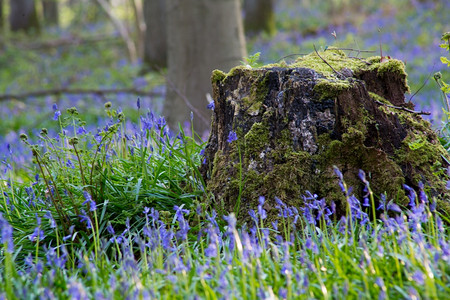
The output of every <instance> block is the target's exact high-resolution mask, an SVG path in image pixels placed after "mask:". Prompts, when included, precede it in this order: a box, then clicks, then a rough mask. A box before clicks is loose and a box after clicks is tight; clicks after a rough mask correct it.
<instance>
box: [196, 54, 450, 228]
mask: <svg viewBox="0 0 450 300" xmlns="http://www.w3.org/2000/svg"><path fill="white" fill-rule="evenodd" d="M320 56H321V57H322V58H324V59H325V60H326V61H327V62H328V63H329V64H330V65H332V66H334V68H335V70H336V71H338V72H339V74H338V73H335V72H333V71H332V69H331V68H330V67H329V66H328V65H326V64H325V63H324V62H323V61H322V59H320V58H319V57H318V55H316V53H313V54H311V55H308V56H305V57H303V58H301V59H299V60H297V62H296V63H295V64H294V65H292V66H286V65H285V64H284V65H283V64H280V65H279V66H271V67H263V68H258V69H251V68H246V67H241V68H237V69H234V70H233V72H230V73H229V74H224V73H222V72H220V71H215V72H214V75H213V80H212V81H213V90H214V94H213V98H214V100H215V109H214V114H213V123H212V128H211V134H210V138H209V140H208V144H207V146H206V149H205V163H204V164H203V165H202V174H203V176H204V178H205V182H206V184H207V191H208V192H210V193H212V194H213V195H214V197H212V198H211V199H215V201H216V202H215V203H211V205H213V206H214V207H218V206H219V205H221V204H223V209H224V210H225V211H228V212H234V213H235V214H236V215H237V216H238V218H239V219H240V220H241V221H248V220H249V217H248V211H249V210H250V209H254V210H256V209H257V206H258V197H259V196H265V197H266V204H265V205H266V206H267V207H266V210H267V212H268V215H269V219H271V220H274V219H276V218H277V215H278V209H277V208H276V207H277V205H278V204H277V203H276V201H275V197H278V198H279V199H281V200H282V201H283V202H284V203H285V204H287V205H289V206H295V207H297V208H298V207H302V206H303V204H304V202H303V201H304V198H302V195H306V194H307V191H309V192H311V193H312V194H316V195H318V197H319V198H318V199H321V198H325V199H326V200H327V203H328V204H329V205H331V203H332V201H334V203H335V204H336V206H335V209H336V214H337V216H336V217H337V218H338V219H339V218H340V217H341V216H344V215H345V214H346V212H347V211H348V210H347V207H348V203H347V201H350V200H351V199H350V200H349V196H350V195H352V194H354V195H355V196H356V197H357V198H358V199H359V200H360V201H361V204H357V203H356V202H354V201H353V202H352V203H351V205H352V209H353V208H355V207H356V206H357V205H360V206H359V208H360V209H361V205H362V203H363V200H364V198H368V197H369V196H368V192H369V191H368V190H367V189H366V188H367V184H365V182H364V181H363V180H362V179H361V174H360V173H359V170H363V171H365V172H366V174H367V175H366V176H367V177H366V178H367V180H368V181H369V182H370V188H371V191H372V192H373V194H374V196H375V205H376V207H379V206H380V205H382V203H380V202H379V196H380V195H381V194H382V193H385V192H386V195H387V197H386V199H387V200H388V201H389V200H391V199H392V201H394V203H396V204H398V205H399V206H400V207H408V203H409V202H410V200H409V199H408V197H407V195H408V194H409V193H410V191H409V190H407V189H404V186H403V185H404V184H406V185H408V186H409V187H411V188H413V189H415V190H416V191H419V190H420V189H421V186H422V189H425V190H427V191H429V192H430V195H432V196H436V197H437V199H438V201H437V209H438V210H439V211H441V212H444V213H446V214H448V213H450V200H449V198H450V196H449V195H448V190H447V189H446V183H447V181H448V179H449V176H448V174H447V168H448V167H449V163H448V162H449V161H450V157H449V154H448V153H447V151H446V150H445V149H444V148H443V147H442V146H441V144H440V142H439V138H438V137H437V135H436V133H435V132H434V131H433V130H432V128H431V126H430V123H428V122H427V121H424V120H423V119H422V118H421V116H420V115H419V114H420V112H415V111H414V110H413V109H414V107H413V104H412V103H410V102H408V103H406V102H405V96H404V95H405V92H406V91H408V86H407V84H406V73H405V71H404V65H403V63H402V62H400V61H398V60H388V61H385V62H380V58H379V57H378V58H370V59H368V60H367V61H361V60H357V59H351V58H347V57H346V56H345V54H343V52H341V51H338V50H328V51H325V52H320ZM366 63H367V64H366ZM232 132H235V133H236V136H235V137H236V139H230V138H229V137H233V135H230V133H232ZM334 166H337V167H338V168H339V169H340V171H341V172H342V174H343V178H344V180H345V182H346V184H347V187H348V188H350V187H353V191H352V192H349V193H350V194H349V195H345V192H344V191H342V187H343V185H342V186H341V187H340V185H339V182H338V176H336V174H335V170H334ZM418 194H420V193H418ZM420 197H421V196H420ZM419 200H420V199H419ZM420 201H424V199H422V200H420ZM369 204H370V205H373V204H374V203H369ZM383 207H384V208H385V207H386V206H383ZM363 208H364V207H363ZM371 212H372V209H370V210H368V211H366V213H371ZM379 212H383V211H379ZM361 216H364V215H363V214H361V215H360V216H358V217H361Z"/></svg>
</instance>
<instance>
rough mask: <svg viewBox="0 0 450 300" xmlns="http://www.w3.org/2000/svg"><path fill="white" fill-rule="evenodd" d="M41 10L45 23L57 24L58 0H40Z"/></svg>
mask: <svg viewBox="0 0 450 300" xmlns="http://www.w3.org/2000/svg"><path fill="white" fill-rule="evenodd" d="M42 11H43V14H44V22H45V24H46V25H58V24H59V11H58V0H42Z"/></svg>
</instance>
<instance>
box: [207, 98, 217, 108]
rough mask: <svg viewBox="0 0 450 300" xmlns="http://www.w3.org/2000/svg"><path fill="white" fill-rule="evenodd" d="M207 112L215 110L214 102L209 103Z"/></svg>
mask: <svg viewBox="0 0 450 300" xmlns="http://www.w3.org/2000/svg"><path fill="white" fill-rule="evenodd" d="M206 108H207V109H209V110H214V109H215V108H216V105H215V104H214V100H213V101H211V102H209V104H208V105H207V106H206Z"/></svg>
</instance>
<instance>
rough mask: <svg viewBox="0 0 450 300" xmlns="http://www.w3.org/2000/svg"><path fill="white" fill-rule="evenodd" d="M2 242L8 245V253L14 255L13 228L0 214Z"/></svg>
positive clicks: (0, 238) (0, 237)
mask: <svg viewBox="0 0 450 300" xmlns="http://www.w3.org/2000/svg"><path fill="white" fill-rule="evenodd" d="M0 228H1V230H0V232H1V236H0V240H1V241H2V242H3V244H7V246H6V251H8V252H9V253H13V251H14V243H13V228H12V226H11V225H9V223H8V221H6V220H5V219H4V218H3V215H2V214H1V213H0Z"/></svg>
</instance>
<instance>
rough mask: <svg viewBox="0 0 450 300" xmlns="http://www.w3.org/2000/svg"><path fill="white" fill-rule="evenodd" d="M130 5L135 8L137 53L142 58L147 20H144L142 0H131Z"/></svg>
mask: <svg viewBox="0 0 450 300" xmlns="http://www.w3.org/2000/svg"><path fill="white" fill-rule="evenodd" d="M144 2H147V1H144ZM150 2H153V1H150ZM130 3H131V6H132V8H133V14H134V27H135V30H136V34H135V41H136V51H137V55H138V57H140V58H142V57H143V56H144V44H145V20H144V12H143V4H142V1H140V0H130Z"/></svg>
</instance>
